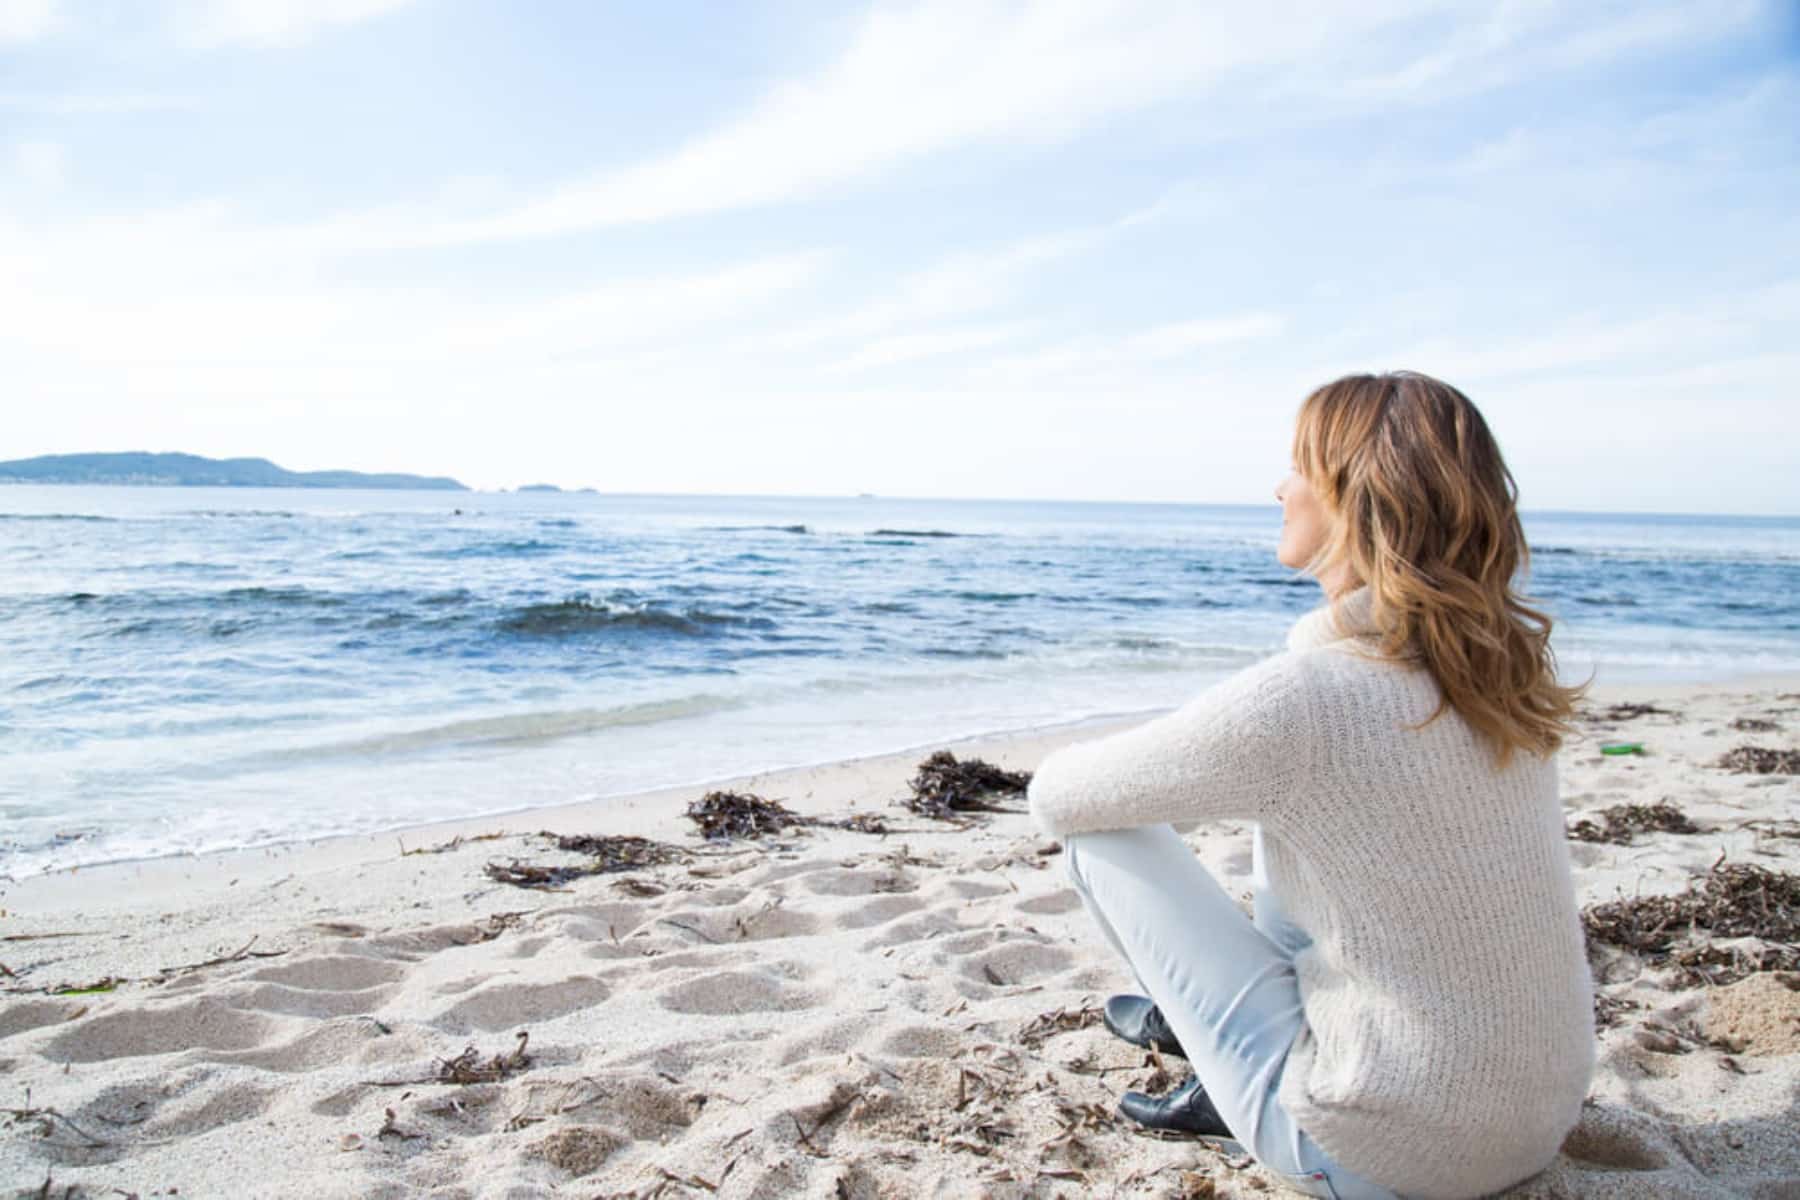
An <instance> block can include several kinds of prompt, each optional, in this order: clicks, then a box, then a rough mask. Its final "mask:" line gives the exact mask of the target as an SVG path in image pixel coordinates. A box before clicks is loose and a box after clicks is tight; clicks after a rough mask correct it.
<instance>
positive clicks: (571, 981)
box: [429, 975, 612, 1033]
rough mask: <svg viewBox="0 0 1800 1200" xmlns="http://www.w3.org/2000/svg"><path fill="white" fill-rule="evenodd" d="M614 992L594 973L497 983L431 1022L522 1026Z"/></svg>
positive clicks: (493, 1028) (474, 1027) (490, 1028)
mask: <svg viewBox="0 0 1800 1200" xmlns="http://www.w3.org/2000/svg"><path fill="white" fill-rule="evenodd" d="M611 995H612V988H611V987H609V986H608V985H607V984H606V983H604V982H602V981H601V980H599V979H595V978H594V977H593V976H591V975H573V976H570V977H569V978H567V979H563V980H559V981H557V982H555V983H506V982H502V983H493V984H489V985H488V986H486V987H483V988H480V989H478V990H476V991H473V992H470V993H468V994H467V995H466V996H465V997H464V998H463V999H462V1000H459V1001H458V1002H457V1003H455V1004H453V1005H451V1006H450V1007H449V1008H447V1009H445V1010H444V1011H443V1012H441V1013H439V1014H438V1015H437V1016H436V1017H435V1018H434V1019H433V1020H432V1021H430V1022H429V1023H430V1024H431V1025H432V1026H433V1027H434V1028H436V1029H441V1030H443V1031H444V1032H445V1033H473V1032H476V1031H483V1032H490V1033H492V1032H498V1031H502V1030H510V1029H522V1028H524V1027H525V1026H527V1025H537V1024H541V1023H543V1022H545V1021H554V1020H556V1019H557V1018H558V1017H566V1016H568V1015H569V1014H570V1013H572V1012H579V1011H581V1010H582V1009H586V1008H592V1007H594V1006H595V1005H597V1004H600V1003H602V1002H604V1001H605V1000H606V999H607V997H609V996H611Z"/></svg>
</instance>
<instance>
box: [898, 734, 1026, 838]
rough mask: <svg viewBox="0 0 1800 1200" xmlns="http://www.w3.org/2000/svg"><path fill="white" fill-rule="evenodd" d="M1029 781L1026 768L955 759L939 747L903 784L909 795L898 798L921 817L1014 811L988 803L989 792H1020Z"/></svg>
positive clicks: (944, 818)
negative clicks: (1005, 767) (1010, 769)
mask: <svg viewBox="0 0 1800 1200" xmlns="http://www.w3.org/2000/svg"><path fill="white" fill-rule="evenodd" d="M1030 784H1031V773H1030V772H1028V771H1007V770H1002V769H1001V768H999V767H996V766H994V765H993V764H992V763H989V762H984V761H983V760H981V759H979V758H971V759H965V760H960V761H959V760H958V759H957V757H956V755H954V754H952V753H951V752H950V751H948V750H939V751H938V752H937V753H935V754H933V755H932V756H931V757H930V758H927V759H926V760H925V761H924V762H922V763H920V764H919V772H918V774H916V775H914V776H913V777H912V779H911V780H910V781H909V782H908V783H907V787H908V788H909V789H911V791H912V795H911V796H910V797H908V798H907V799H905V800H903V801H901V803H902V804H905V805H906V807H908V808H910V809H912V810H913V811H914V812H916V813H918V814H919V815H921V816H926V817H935V818H937V819H938V820H940V821H954V820H956V815H955V814H957V813H966V812H1000V813H1010V812H1017V811H1018V810H1017V809H1011V808H1004V807H1001V806H1000V805H997V804H993V803H990V802H989V800H988V799H987V797H989V796H993V795H1005V796H1018V795H1023V794H1024V792H1025V789H1026V788H1027V787H1029V786H1030Z"/></svg>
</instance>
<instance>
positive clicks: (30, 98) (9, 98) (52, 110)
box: [0, 92, 199, 117]
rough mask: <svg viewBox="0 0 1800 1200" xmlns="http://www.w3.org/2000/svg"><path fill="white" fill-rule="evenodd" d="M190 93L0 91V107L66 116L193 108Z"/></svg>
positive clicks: (193, 104) (15, 110) (195, 105)
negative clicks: (181, 94)
mask: <svg viewBox="0 0 1800 1200" xmlns="http://www.w3.org/2000/svg"><path fill="white" fill-rule="evenodd" d="M198 107H199V102H198V101H197V100H195V99H194V98H193V97H191V96H176V95H168V94H163V93H158V92H36V93H34V92H0V109H7V110H10V111H12V112H29V113H41V114H44V115H47V116H56V117H68V116H86V115H89V114H111V113H136V112H171V111H176V110H184V109H194V108H198Z"/></svg>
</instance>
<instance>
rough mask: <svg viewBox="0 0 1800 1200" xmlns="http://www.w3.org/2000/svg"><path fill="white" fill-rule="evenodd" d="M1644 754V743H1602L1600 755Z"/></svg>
mask: <svg viewBox="0 0 1800 1200" xmlns="http://www.w3.org/2000/svg"><path fill="white" fill-rule="evenodd" d="M1643 752H1644V743H1642V742H1601V743H1600V753H1602V754H1642V753H1643Z"/></svg>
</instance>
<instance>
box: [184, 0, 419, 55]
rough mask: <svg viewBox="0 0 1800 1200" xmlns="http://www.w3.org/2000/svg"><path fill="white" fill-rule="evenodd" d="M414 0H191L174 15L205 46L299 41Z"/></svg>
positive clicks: (193, 41) (188, 36)
mask: <svg viewBox="0 0 1800 1200" xmlns="http://www.w3.org/2000/svg"><path fill="white" fill-rule="evenodd" d="M412 2H413V0H186V3H183V4H180V5H179V6H177V7H176V8H175V10H174V11H173V12H172V13H171V14H170V16H169V20H170V24H171V26H172V27H173V29H174V31H175V34H176V36H177V37H178V38H180V39H181V40H182V41H183V42H185V43H187V44H188V45H191V46H194V47H196V48H200V49H214V48H218V47H225V46H251V47H265V48H279V47H289V46H298V45H302V44H304V43H306V42H309V41H311V40H312V39H313V38H314V37H317V36H318V35H319V34H321V33H323V32H324V31H326V30H328V29H331V28H334V27H339V26H345V25H355V24H359V23H361V22H363V21H368V20H373V19H374V18H376V17H381V16H385V15H387V14H388V13H390V12H393V11H394V10H396V9H399V8H404V7H405V6H406V5H408V4H410V3H412Z"/></svg>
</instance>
